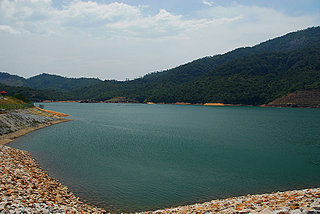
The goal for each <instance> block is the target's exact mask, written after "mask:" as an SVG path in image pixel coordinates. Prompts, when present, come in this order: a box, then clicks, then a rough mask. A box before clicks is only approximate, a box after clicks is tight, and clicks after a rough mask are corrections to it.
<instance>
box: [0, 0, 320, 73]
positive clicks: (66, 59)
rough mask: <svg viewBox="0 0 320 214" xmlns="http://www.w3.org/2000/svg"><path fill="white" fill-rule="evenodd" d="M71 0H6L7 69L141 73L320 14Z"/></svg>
mask: <svg viewBox="0 0 320 214" xmlns="http://www.w3.org/2000/svg"><path fill="white" fill-rule="evenodd" d="M65 2H67V3H65V4H63V6H62V7H59V9H58V8H56V7H53V6H52V2H51V1H50V0H0V24H1V25H0V45H1V50H0V70H7V71H9V72H14V73H15V74H18V75H23V76H31V75H35V74H38V73H42V72H49V73H55V74H60V75H63V76H70V77H79V76H88V77H100V78H102V79H125V78H127V77H128V78H134V77H137V76H141V75H144V74H146V73H148V72H152V71H157V70H162V69H168V68H171V67H174V66H177V65H180V64H183V63H185V62H188V61H191V60H194V59H197V58H200V57H204V56H208V55H214V54H218V53H224V52H226V51H228V50H232V49H234V48H237V47H241V46H248V45H254V44H257V43H259V42H262V41H265V40H267V39H270V38H274V37H276V36H280V35H283V34H285V33H287V32H290V31H295V30H298V29H304V28H306V27H309V26H314V25H319V22H320V14H308V15H303V16H296V17H292V16H289V15H286V14H283V13H282V12H279V11H277V10H275V9H272V8H263V7H257V6H243V5H239V4H233V5H231V6H225V7H222V6H216V5H212V7H208V8H206V9H205V10H201V11H198V14H196V15H195V16H193V17H192V16H188V17H187V16H184V15H183V14H175V13H173V12H172V11H169V10H166V9H160V10H159V11H158V12H157V13H151V12H150V11H149V9H148V7H146V6H133V5H129V4H124V3H120V2H113V3H103V2H106V1H101V2H102V3H97V2H94V1H81V0H72V1H65ZM108 2H109V1H108ZM208 2H209V3H210V2H211V1H208ZM211 3H212V2H211ZM88 71H90V72H88Z"/></svg>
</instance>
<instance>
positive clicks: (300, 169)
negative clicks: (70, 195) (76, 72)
mask: <svg viewBox="0 0 320 214" xmlns="http://www.w3.org/2000/svg"><path fill="white" fill-rule="evenodd" d="M45 108H46V109H50V110H56V111H61V112H64V113H67V114H70V115H72V119H73V121H72V122H67V123H62V124H58V125H55V126H51V127H48V128H45V129H41V130H38V131H36V132H33V133H30V134H28V135H26V136H23V137H21V138H19V139H18V140H16V141H15V142H14V143H12V144H10V145H11V146H12V147H15V148H20V149H24V150H27V151H30V152H31V153H32V155H33V156H34V157H35V158H36V159H37V160H38V161H39V162H40V164H41V166H42V167H43V168H45V169H47V170H48V171H49V173H50V175H52V176H54V177H56V178H58V179H59V180H60V181H61V182H62V183H64V184H66V185H67V186H69V188H70V189H71V190H72V191H73V192H74V193H76V194H77V195H79V196H80V197H81V198H82V199H84V200H87V201H88V202H90V203H92V204H95V205H98V206H101V207H104V208H107V209H110V210H113V211H115V212H119V211H124V212H130V211H131V212H132V211H139V210H154V209H157V208H165V207H170V206H175V205H181V204H188V203H195V202H201V201H208V200H212V199H216V198H224V197H228V196H238V195H245V194H249V193H264V192H272V191H279V190H289V189H298V188H310V187H319V186H320V126H319V122H320V109H292V108H291V109H290V108H259V107H205V106H178V105H144V104H80V103H49V104H47V103H46V104H45Z"/></svg>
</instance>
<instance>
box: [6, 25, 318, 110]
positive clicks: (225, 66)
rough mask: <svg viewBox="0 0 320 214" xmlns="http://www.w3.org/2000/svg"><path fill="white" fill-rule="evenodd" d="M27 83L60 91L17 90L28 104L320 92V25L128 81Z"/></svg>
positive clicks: (228, 99)
mask: <svg viewBox="0 0 320 214" xmlns="http://www.w3.org/2000/svg"><path fill="white" fill-rule="evenodd" d="M7 79H8V78H7ZM9 79H10V78H9ZM22 79H23V78H22ZM22 79H20V78H19V77H17V76H15V77H14V80H15V81H16V82H17V83H19V81H20V82H21V81H22V82H23V80H22ZM0 80H1V75H0ZM12 81H13V80H11V82H12ZM28 81H29V83H32V84H31V85H28V86H29V87H30V86H32V87H33V88H42V89H44V88H46V89H55V90H57V89H59V91H48V90H47V91H43V90H35V89H26V88H20V90H18V91H19V93H21V94H23V95H24V96H26V97H30V98H31V99H33V100H35V99H39V100H41V99H64V100H66V99H82V100H109V99H111V98H113V97H127V98H128V99H132V100H137V101H139V102H146V101H150V102H164V103H174V102H189V103H207V102H222V103H231V104H249V105H260V104H264V103H268V102H270V101H272V100H274V99H276V98H279V97H281V96H284V95H286V94H288V93H291V92H294V91H297V90H308V89H319V88H320V27H315V28H309V29H307V30H303V31H298V32H294V33H290V34H287V35H285V36H282V37H279V38H276V39H273V40H269V41H267V42H263V43H261V44H259V45H256V46H254V47H247V48H239V49H236V50H234V51H231V52H228V53H226V54H223V55H216V56H212V57H205V58H202V59H198V60H195V61H193V62H190V63H187V64H185V65H181V66H178V67H176V68H173V69H169V70H166V71H162V72H154V73H150V74H147V75H146V76H144V77H143V78H138V79H135V80H132V81H123V82H122V81H110V80H106V81H104V82H101V81H100V80H97V79H68V78H63V77H59V76H54V75H47V74H43V75H39V76H37V77H33V78H30V79H28ZM25 90H26V91H27V92H28V93H27V92H26V91H25ZM32 90H35V91H32ZM62 91H64V92H62ZM31 95H35V96H31Z"/></svg>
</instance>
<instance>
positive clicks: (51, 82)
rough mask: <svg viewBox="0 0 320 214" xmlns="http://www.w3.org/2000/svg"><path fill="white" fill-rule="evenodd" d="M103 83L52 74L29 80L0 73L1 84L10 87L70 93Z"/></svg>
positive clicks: (44, 74) (92, 79)
mask: <svg viewBox="0 0 320 214" xmlns="http://www.w3.org/2000/svg"><path fill="white" fill-rule="evenodd" d="M101 82H102V81H101V80H99V79H95V78H67V77H62V76H58V75H52V74H46V73H43V74H40V75H37V76H34V77H31V78H28V79H25V78H23V77H19V76H17V75H11V74H8V73H4V72H0V83H2V84H5V85H9V86H23V87H29V88H33V89H46V90H55V91H70V90H74V89H77V88H83V87H85V86H92V85H96V84H98V83H101Z"/></svg>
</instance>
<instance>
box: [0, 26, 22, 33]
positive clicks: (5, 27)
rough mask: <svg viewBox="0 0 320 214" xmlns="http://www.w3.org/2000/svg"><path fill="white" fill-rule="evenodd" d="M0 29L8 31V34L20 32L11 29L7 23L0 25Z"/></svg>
mask: <svg viewBox="0 0 320 214" xmlns="http://www.w3.org/2000/svg"><path fill="white" fill-rule="evenodd" d="M0 31H3V32H6V33H10V34H19V33H20V32H19V31H17V30H15V29H13V28H12V27H10V26H8V25H0Z"/></svg>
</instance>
